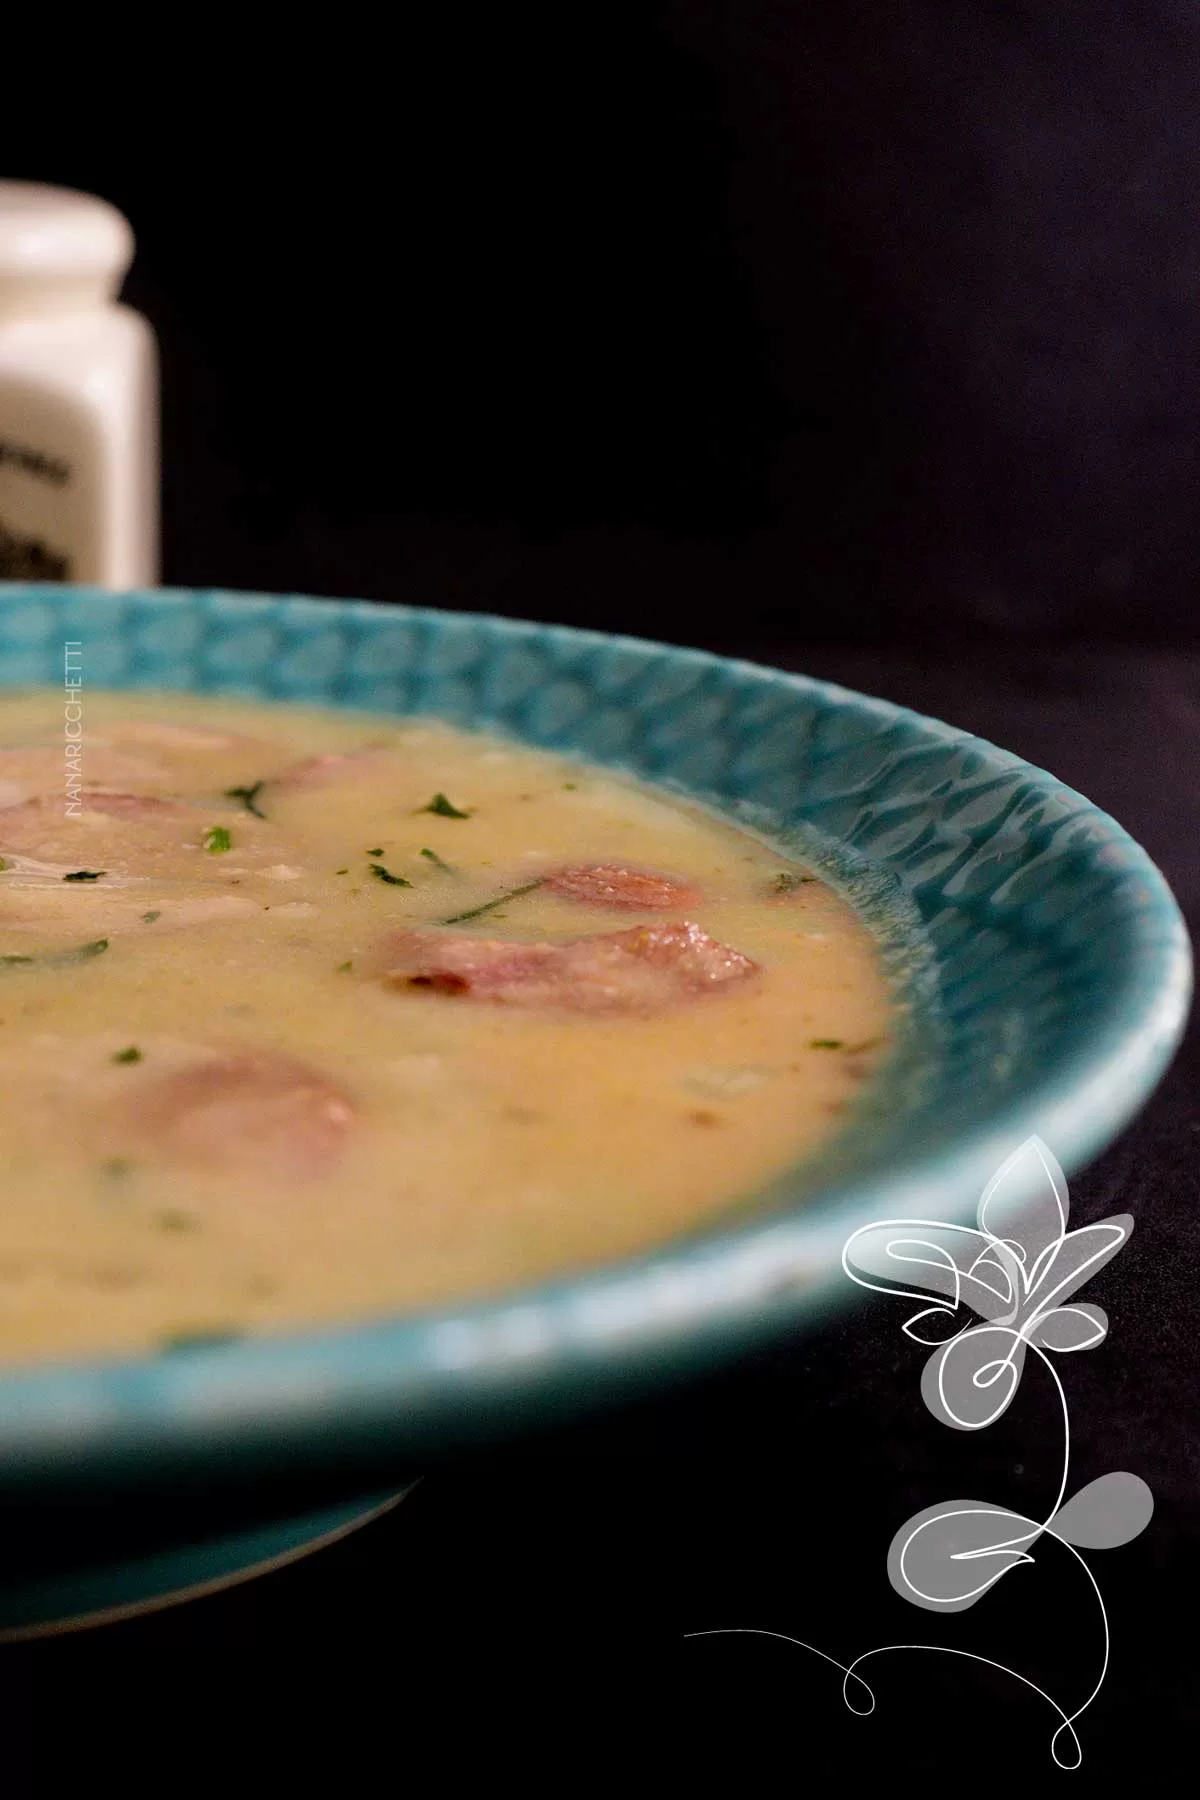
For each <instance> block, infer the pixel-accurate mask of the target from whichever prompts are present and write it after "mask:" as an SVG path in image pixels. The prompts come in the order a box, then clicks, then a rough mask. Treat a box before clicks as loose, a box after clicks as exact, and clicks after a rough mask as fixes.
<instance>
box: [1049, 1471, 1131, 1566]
mask: <svg viewBox="0 0 1200 1800" xmlns="http://www.w3.org/2000/svg"><path fill="white" fill-rule="evenodd" d="M1153 1512H1154V1495H1153V1494H1152V1493H1151V1492H1150V1489H1149V1488H1148V1487H1147V1486H1146V1483H1145V1482H1144V1481H1143V1480H1142V1478H1141V1476H1140V1475H1131V1474H1130V1473H1129V1472H1128V1470H1126V1469H1116V1470H1114V1471H1113V1473H1112V1474H1110V1475H1100V1476H1098V1477H1097V1478H1096V1480H1095V1481H1089V1482H1088V1484H1087V1486H1086V1487H1082V1488H1080V1490H1079V1492H1078V1493H1077V1494H1072V1496H1071V1498H1070V1499H1069V1500H1068V1501H1067V1503H1066V1505H1065V1506H1062V1507H1060V1508H1059V1510H1058V1511H1057V1512H1056V1513H1055V1515H1054V1517H1053V1518H1052V1519H1051V1521H1050V1525H1049V1529H1050V1530H1051V1531H1052V1532H1053V1533H1054V1534H1055V1536H1056V1537H1060V1538H1065V1539H1066V1540H1067V1542H1068V1544H1075V1545H1077V1546H1078V1548H1079V1549H1080V1550H1115V1549H1117V1548H1118V1546H1119V1545H1121V1544H1128V1543H1130V1542H1131V1541H1132V1539H1134V1538H1135V1537H1137V1536H1138V1534H1139V1533H1140V1532H1143V1531H1145V1529H1146V1527H1147V1525H1148V1524H1149V1523H1150V1519H1151V1517H1152V1515H1153Z"/></svg>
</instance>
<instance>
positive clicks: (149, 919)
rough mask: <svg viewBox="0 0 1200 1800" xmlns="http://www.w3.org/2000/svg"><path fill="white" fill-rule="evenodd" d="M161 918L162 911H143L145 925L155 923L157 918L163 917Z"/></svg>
mask: <svg viewBox="0 0 1200 1800" xmlns="http://www.w3.org/2000/svg"><path fill="white" fill-rule="evenodd" d="M161 918H162V914H161V913H160V912H148V913H143V914H142V924H143V925H153V923H154V921H155V919H161Z"/></svg>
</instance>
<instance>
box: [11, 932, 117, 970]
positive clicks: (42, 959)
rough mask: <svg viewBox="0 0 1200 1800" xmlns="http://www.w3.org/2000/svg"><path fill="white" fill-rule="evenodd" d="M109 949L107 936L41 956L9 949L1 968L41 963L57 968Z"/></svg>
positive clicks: (89, 957)
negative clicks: (28, 954)
mask: <svg viewBox="0 0 1200 1800" xmlns="http://www.w3.org/2000/svg"><path fill="white" fill-rule="evenodd" d="M107 949H108V939H107V938H96V939H94V941H93V942H92V943H90V944H76V945H73V946H72V948H71V949H70V950H47V951H44V952H43V954H42V955H40V956H27V955H26V954H25V953H24V952H23V951H16V950H13V951H8V952H6V953H5V954H3V955H0V968H3V969H13V968H22V967H27V966H29V965H30V964H39V965H41V966H42V967H43V968H47V969H55V968H59V967H60V966H61V965H62V964H64V963H77V962H89V961H90V960H91V958H92V957H93V956H101V955H103V953H104V951H106V950H107Z"/></svg>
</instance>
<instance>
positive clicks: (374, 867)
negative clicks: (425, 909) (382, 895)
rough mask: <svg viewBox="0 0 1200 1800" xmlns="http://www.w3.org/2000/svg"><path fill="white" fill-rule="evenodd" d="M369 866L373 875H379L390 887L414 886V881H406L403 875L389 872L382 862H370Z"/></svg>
mask: <svg viewBox="0 0 1200 1800" xmlns="http://www.w3.org/2000/svg"><path fill="white" fill-rule="evenodd" d="M367 867H368V868H369V869H370V871H371V873H372V875H375V876H377V877H378V879H379V880H380V881H386V882H387V884H388V886H389V887H411V886H412V882H411V881H405V879H404V877H403V875H391V874H389V872H388V871H387V870H386V869H385V868H384V866H383V864H382V863H375V862H373V863H368V865H367Z"/></svg>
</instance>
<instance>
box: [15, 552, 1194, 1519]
mask: <svg viewBox="0 0 1200 1800" xmlns="http://www.w3.org/2000/svg"><path fill="white" fill-rule="evenodd" d="M68 640H70V641H74V642H79V643H81V644H82V647H83V648H82V655H81V658H80V661H81V666H82V672H83V677H84V682H85V689H84V699H85V704H86V694H87V690H88V689H89V688H96V687H115V688H124V687H151V688H178V689H189V690H194V691H200V692H206V693H214V694H215V693H223V694H246V695H250V696H261V697H264V698H268V699H283V700H296V701H305V702H323V703H329V704H332V705H335V706H339V707H349V708H368V709H371V710H375V711H384V712H395V713H426V714H435V715H438V716H440V717H442V718H444V719H447V720H450V721H452V722H454V723H459V724H464V725H471V726H481V727H486V728H489V729H491V730H493V731H498V732H501V733H505V734H508V735H511V736H514V737H516V738H519V739H521V740H523V741H526V742H528V743H531V744H537V745H543V746H545V747H547V748H550V749H553V750H556V751H569V752H577V753H579V754H580V755H581V756H585V757H588V758H590V759H593V760H595V761H597V762H600V763H605V764H609V765H611V766H613V767H615V768H619V769H622V770H626V771H630V772H632V773H634V774H636V775H639V776H642V777H645V778H647V779H649V780H650V781H654V782H659V783H668V784H671V785H674V786H675V787H677V788H678V789H680V790H683V791H686V792H687V793H689V794H693V795H696V796H699V797H701V798H703V799H704V800H706V801H708V802H710V803H711V804H713V805H715V806H717V807H718V808H721V809H723V810H724V811H726V812H728V813H731V814H733V815H735V816H738V817H741V818H742V819H744V820H745V821H746V822H747V823H748V824H749V825H750V826H752V827H753V828H754V829H756V830H759V831H761V832H764V833H766V834H767V835H769V836H771V837H773V838H774V839H776V840H777V841H779V842H780V843H782V844H784V845H787V844H793V845H800V846H802V847H803V848H804V850H805V853H806V854H807V855H809V856H812V857H815V858H817V859H818V860H819V861H820V863H821V864H822V865H823V866H824V867H825V868H826V869H827V870H828V871H829V874H830V876H831V878H832V879H833V880H835V881H836V882H838V883H840V884H841V885H842V886H843V887H844V888H845V889H846V891H847V892H849V893H850V894H851V896H852V897H853V898H854V899H855V900H856V902H857V903H858V904H859V906H860V907H861V908H862V910H863V911H864V913H865V914H866V916H867V917H868V919H869V920H870V921H871V923H872V924H873V926H874V927H875V929H876V931H877V932H878V934H879V937H880V941H881V943H882V944H883V946H884V949H885V953H886V955H887V956H888V958H889V960H890V963H891V966H892V968H893V971H894V973H895V977H896V980H897V982H898V983H899V984H900V985H901V987H902V988H903V989H904V990H905V993H906V997H907V999H908V1000H909V1001H910V1003H911V1013H910V1024H909V1026H908V1028H907V1030H906V1031H905V1033H904V1034H903V1042H902V1045H901V1048H900V1051H899V1053H898V1055H897V1057H896V1059H895V1064H894V1067H893V1069H892V1071H891V1073H890V1074H889V1075H888V1077H887V1078H886V1079H885V1080H883V1081H882V1082H881V1083H880V1085H879V1087H878V1089H877V1091H876V1092H875V1093H874V1094H873V1095H872V1096H871V1097H870V1099H869V1100H868V1101H867V1102H865V1103H864V1106H863V1109H862V1111H861V1113H860V1114H859V1116H858V1117H857V1118H856V1119H854V1120H853V1121H852V1122H851V1124H850V1126H849V1127H848V1128H847V1130H846V1132H845V1133H844V1134H843V1136H842V1138H841V1139H840V1140H839V1141H838V1143H837V1144H835V1145H834V1146H833V1147H832V1149H831V1150H830V1152H829V1153H828V1154H827V1155H826V1156H824V1157H823V1158H822V1159H821V1161H820V1162H819V1163H817V1164H814V1165H812V1166H810V1167H809V1168H807V1169H804V1170H797V1171H796V1172H794V1173H793V1174H792V1175H789V1176H788V1177H785V1178H784V1179H783V1180H782V1181H780V1182H779V1183H777V1184H776V1186H775V1187H774V1188H773V1189H772V1191H771V1192H769V1193H766V1194H761V1195H758V1196H748V1197H747V1199H746V1200H745V1202H744V1203H743V1204H741V1205H739V1206H738V1207H736V1208H733V1209H731V1210H730V1212H729V1214H728V1215H727V1217H725V1218H724V1219H723V1220H722V1221H721V1222H719V1223H712V1222H709V1223H707V1224H706V1225H705V1227H704V1229H703V1230H702V1231H700V1232H697V1233H696V1234H695V1235H694V1236H692V1237H689V1238H687V1239H684V1240H678V1241H675V1242H672V1243H669V1244H665V1245H663V1246H662V1247H661V1248H660V1249H659V1250H658V1251H656V1252H655V1253H654V1254H652V1255H647V1256H644V1257H640V1258H637V1259H635V1260H631V1261H628V1262H624V1263H621V1264H620V1265H617V1266H611V1267H604V1268H598V1269H597V1268H589V1269H587V1270H583V1271H578V1272H572V1271H566V1272H565V1273H564V1275H563V1277H562V1278H561V1279H560V1280H559V1281H557V1282H556V1283H554V1284H552V1285H549V1286H543V1287H538V1288H536V1289H530V1290H523V1291H520V1292H508V1293H503V1294H500V1295H497V1296H496V1297H495V1298H494V1299H493V1300H490V1301H489V1302H487V1303H486V1304H472V1305H471V1306H468V1307H460V1306H453V1305H449V1306H446V1307H445V1308H444V1309H442V1310H440V1311H438V1312H436V1313H431V1314H428V1315H420V1316H407V1317H397V1318H395V1319H391V1320H388V1321H385V1322H383V1323H379V1322H370V1323H367V1324H362V1325H348V1326H347V1327H346V1328H345V1329H342V1330H337V1331H321V1332H306V1333H304V1334H302V1335H296V1336H293V1337H289V1338H286V1339H285V1338H267V1339H259V1340H247V1341H244V1342H241V1343H236V1344H230V1345H227V1346H225V1347H212V1348H209V1349H208V1350H193V1351H190V1352H185V1353H174V1354H166V1355H161V1356H146V1357H144V1358H140V1359H138V1360H136V1361H124V1362H101V1361H93V1362H88V1363H85V1364H79V1365H74V1364H71V1365H65V1364H64V1365H57V1366H43V1367H38V1368H36V1369H33V1370H26V1371H21V1372H14V1373H12V1374H8V1375H5V1376H3V1377H0V1485H3V1486H6V1487H8V1488H9V1489H10V1490H12V1489H13V1488H14V1486H15V1488H16V1489H21V1488H24V1487H27V1484H29V1483H33V1484H34V1485H35V1486H36V1485H37V1484H39V1483H43V1482H47V1481H49V1480H51V1479H56V1480H57V1479H67V1478H71V1479H77V1480H82V1481H84V1482H87V1481H91V1480H93V1479H97V1478H100V1477H112V1476H114V1475H115V1476H116V1477H117V1478H118V1479H123V1480H124V1479H129V1478H135V1477H141V1476H143V1475H149V1474H150V1473H151V1472H152V1471H153V1470H154V1469H163V1468H167V1469H170V1470H173V1471H174V1470H179V1469H181V1468H182V1467H184V1466H189V1467H191V1468H194V1469H198V1470H200V1471H202V1472H203V1473H204V1475H205V1476H206V1477H210V1478H215V1477H216V1476H218V1475H220V1474H221V1473H223V1472H225V1471H229V1470H233V1469H242V1470H245V1469H251V1470H252V1469H254V1468H264V1467H267V1466H278V1465H279V1464H280V1462H281V1461H283V1462H285V1463H287V1464H288V1465H289V1466H290V1465H293V1464H295V1465H299V1464H300V1463H303V1462H312V1463H314V1464H316V1463H320V1462H321V1461H323V1460H324V1461H330V1460H332V1461H337V1462H339V1465H340V1466H346V1467H347V1468H349V1467H350V1466H351V1465H352V1464H356V1459H359V1458H367V1459H372V1458H374V1459H378V1458H385V1459H389V1460H390V1461H391V1462H392V1463H393V1464H394V1466H396V1467H403V1466H405V1465H407V1466H410V1467H411V1466H414V1465H419V1464H420V1463H421V1462H422V1461H423V1460H424V1459H425V1458H427V1457H428V1456H429V1455H430V1454H431V1453H432V1452H434V1451H437V1450H440V1449H443V1448H445V1447H447V1446H449V1445H457V1444H461V1443H467V1442H470V1441H472V1440H474V1439H478V1438H481V1437H483V1436H485V1435H496V1434H504V1433H508V1432H511V1431H513V1430H514V1429H516V1428H517V1427H518V1426H519V1425H521V1424H523V1423H525V1422H528V1421H534V1420H537V1419H539V1418H544V1417H548V1416H551V1415H553V1414H563V1413H570V1412H573V1411H578V1410H580V1409H581V1408H584V1407H586V1406H588V1405H591V1404H593V1403H595V1402H599V1401H603V1400H607V1399H611V1398H614V1397H616V1396H617V1395H619V1394H621V1393H622V1392H625V1391H628V1390H629V1389H631V1388H632V1387H634V1386H637V1385H646V1384H649V1383H652V1382H655V1381H659V1380H662V1379H664V1378H666V1377H667V1376H669V1375H671V1374H678V1373H684V1372H687V1371H689V1370H694V1369H698V1368H700V1367H703V1366H704V1365H706V1364H711V1363H714V1362H717V1361H719V1360H720V1359H721V1358H723V1357H725V1356H727V1355H729V1354H731V1353H732V1352H733V1351H734V1350H735V1349H736V1348H738V1347H739V1346H743V1345H746V1344H749V1343H751V1342H753V1341H754V1340H756V1339H760V1338H765V1337H766V1336H768V1335H769V1334H773V1333H778V1332H780V1331H783V1330H787V1329H789V1328H796V1327H799V1326H801V1325H802V1324H803V1323H804V1322H805V1321H806V1320H809V1319H811V1318H813V1317H814V1315H815V1314H816V1313H817V1311H818V1310H819V1309H820V1308H822V1307H824V1306H827V1305H829V1304H831V1303H840V1302H846V1301H848V1300H849V1299H850V1297H851V1294H852V1293H854V1292H855V1290H854V1288H853V1287H852V1284H851V1283H850V1282H849V1281H848V1280H847V1279H846V1277H845V1276H844V1275H843V1273H842V1271H841V1266H840V1256H841V1249H842V1245H843V1244H844V1242H845V1240H846V1238H847V1237H848V1236H849V1234H850V1233H851V1232H852V1231H853V1230H854V1229H855V1228H856V1227H858V1226H860V1225H863V1224H865V1223H868V1222H870V1221H872V1220H875V1219H883V1218H896V1217H921V1218H932V1219H942V1220H946V1221H950V1222H953V1221H966V1220H970V1219H973V1217H974V1212H975V1208H976V1205H977V1202H978V1199H979V1195H980V1192H981V1190H982V1188H983V1186H984V1185H985V1183H986V1181H987V1180H988V1178H989V1177H990V1176H991V1175H992V1174H993V1173H994V1172H995V1171H996V1170H997V1169H998V1167H999V1166H1000V1164H1001V1163H1002V1162H1003V1161H1004V1160H1005V1159H1006V1158H1007V1156H1008V1155H1009V1154H1010V1153H1011V1152H1012V1151H1013V1150H1015V1149H1016V1148H1017V1147H1018V1146H1019V1145H1020V1144H1021V1143H1022V1142H1023V1141H1024V1140H1025V1139H1026V1138H1027V1137H1029V1136H1030V1135H1031V1134H1032V1133H1037V1134H1038V1135H1039V1136H1040V1137H1042V1138H1043V1139H1044V1140H1045V1141H1046V1142H1047V1143H1048V1144H1049V1146H1050V1148H1051V1149H1052V1150H1053V1151H1054V1152H1055V1154H1056V1155H1057V1157H1058V1158H1059V1160H1060V1162H1061V1163H1062V1164H1063V1166H1064V1168H1065V1169H1066V1170H1067V1171H1068V1172H1070V1171H1071V1170H1073V1169H1075V1168H1077V1167H1079V1165H1081V1164H1082V1163H1084V1162H1086V1161H1087V1160H1088V1159H1089V1158H1090V1157H1092V1156H1094V1155H1095V1154H1096V1153H1097V1152H1098V1151H1099V1150H1101V1149H1102V1148H1103V1147H1104V1146H1105V1145H1106V1144H1107V1143H1108V1142H1109V1141H1110V1140H1111V1139H1112V1138H1113V1137H1114V1136H1115V1135H1116V1134H1117V1133H1118V1132H1119V1131H1120V1129H1121V1128H1122V1126H1123V1125H1124V1124H1125V1123H1126V1121H1127V1120H1128V1119H1129V1118H1130V1117H1131V1115H1132V1114H1133V1113H1134V1112H1135V1111H1136V1110H1137V1108H1138V1107H1139V1106H1140V1105H1141V1103H1142V1102H1143V1101H1144V1100H1145V1098H1146V1096H1147V1095H1148V1094H1149V1092H1150V1091H1151V1089H1152V1088H1153V1086H1154V1084H1155V1082H1156V1081H1157V1080H1158V1078H1159V1076H1160V1075H1161V1074H1162V1071H1163V1069H1164V1067H1165V1065H1166V1063H1167V1061H1168V1059H1169V1057H1170V1056H1171V1053H1172V1051H1173V1049H1174V1047H1175V1045H1176V1043H1177V1041H1178V1038H1179V1036H1180V1033H1181V1030H1182V1027H1183V1024H1184V1019H1185V1014H1186V1010H1187V1004H1188V999H1189V994H1190V958H1189V949H1188V943H1187V938H1186V934H1185V931H1184V928H1183V924H1182V921H1181V919H1180V915H1179V912H1178V910H1177V908H1176V905H1175V902H1174V900H1173V899H1172V897H1171V894H1170V892H1169V890H1168V888H1167V886H1166V884H1165V882H1164V881H1163V879H1162V877H1161V875H1160V874H1159V873H1158V871H1157V870H1156V869H1155V868H1154V866H1153V865H1152V864H1151V862H1150V861H1149V859H1148V858H1147V857H1146V856H1145V854H1144V853H1143V852H1142V851H1141V850H1140V849H1139V848H1138V846H1137V845H1136V844H1134V843H1133V842H1132V841H1131V840H1130V839H1129V837H1128V836H1127V835H1126V834H1125V832H1124V831H1122V829H1121V828H1120V826H1119V825H1117V824H1115V823H1114V822H1113V820H1112V819H1110V818H1107V817H1106V816H1105V815H1104V814H1103V813H1101V812H1098V811H1097V810H1096V808H1095V807H1094V806H1091V805H1090V804H1089V803H1088V801H1086V800H1085V799H1083V798H1082V797H1081V796H1080V795H1078V794H1075V793H1072V792H1070V791H1069V790H1068V789H1066V788H1064V787H1062V786H1061V785H1060V783H1058V782H1057V781H1055V780H1054V778H1053V777H1052V776H1050V775H1047V774H1044V773H1042V772H1041V771H1039V770H1037V769H1034V768H1031V767H1029V766H1028V765H1027V764H1025V763H1023V762H1021V761H1019V760H1018V759H1017V758H1016V757H1014V756H1011V755H1008V754H1007V753H1006V752H1005V751H1003V750H997V749H995V748H993V747H992V746H991V745H990V744H986V743H983V742H981V741H980V740H978V739H976V738H972V737H969V736H967V735H966V734H965V733H963V732H961V731H956V730H954V729H952V728H951V727H949V726H947V725H942V724H939V723H937V722H935V721H933V720H931V719H925V718H920V717H918V716H917V715H916V714H913V713H910V712H906V711H904V710H902V709H901V708H899V707H895V706H891V705H888V704H887V703H886V702H884V701H881V700H872V699H866V698H864V697H863V696H861V695H858V694H853V693H848V692H845V691H843V690H842V689H840V688H836V687H831V686H829V685H827V684H826V683H823V682H818V681H809V680H805V679H803V678H800V677H797V676H792V675H784V674H780V673H777V672H775V671H773V670H770V669H763V668H756V667H753V666H751V665H749V664H747V663H741V662H731V661H725V660H722V659H721V658H718V657H715V656H710V655H706V654H702V653H700V652H696V651H689V650H679V649H670V648H666V647H664V646H662V645H656V644H650V643H642V642H638V641H634V640H630V639H627V638H611V637H604V636H600V635H596V634H592V633H587V632H578V631H568V630H563V629H559V628H557V627H553V626H544V625H531V624H520V623H511V622H507V621H502V620H498V619H492V618H481V617H477V616H472V615H456V614H446V613H437V612H426V611H416V610H409V609H406V608H399V607H375V606H369V605H358V604H351V603H346V602H335V601H320V600H306V599H296V598H272V597H260V596H254V595H227V594H218V593H170V592H166V593H161V592H153V593H133V594H125V595H112V594H103V593H99V592H93V591H89V590H73V589H68V588H59V587H44V588H43V587H10V588H7V589H3V590H0V681H2V682H3V683H5V684H9V685H13V684H29V683H58V682H60V681H61V679H62V675H63V645H64V643H65V642H67V641H68Z"/></svg>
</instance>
